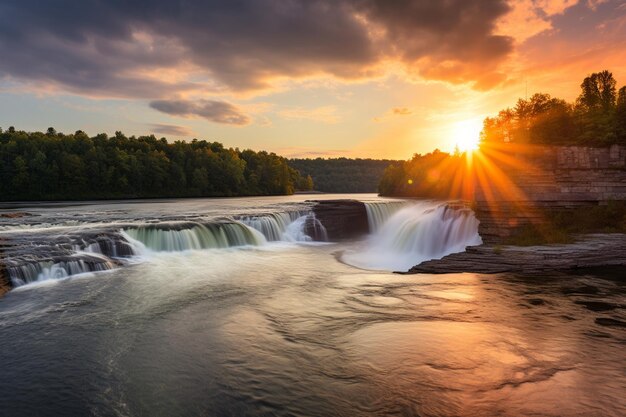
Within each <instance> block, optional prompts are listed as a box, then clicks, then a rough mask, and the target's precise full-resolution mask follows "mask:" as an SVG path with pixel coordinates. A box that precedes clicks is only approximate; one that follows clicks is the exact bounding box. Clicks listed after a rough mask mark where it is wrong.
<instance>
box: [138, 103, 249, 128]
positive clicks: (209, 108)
mask: <svg viewBox="0 0 626 417" xmlns="http://www.w3.org/2000/svg"><path fill="white" fill-rule="evenodd" d="M150 107H152V108H153V109H155V110H158V111H160V112H163V113H167V114H171V115H173V116H180V117H202V118H204V119H207V120H209V121H211V122H214V123H223V124H229V125H239V126H243V125H247V124H249V123H250V118H249V117H248V116H247V115H245V114H244V113H242V112H241V110H240V109H239V108H238V107H236V106H234V105H232V104H230V103H227V102H225V101H215V100H196V101H191V100H154V101H151V102H150Z"/></svg>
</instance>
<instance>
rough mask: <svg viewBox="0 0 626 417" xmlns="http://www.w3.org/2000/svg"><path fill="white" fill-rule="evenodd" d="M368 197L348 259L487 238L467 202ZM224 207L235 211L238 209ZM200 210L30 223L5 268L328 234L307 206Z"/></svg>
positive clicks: (17, 270)
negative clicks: (69, 224) (458, 205)
mask: <svg viewBox="0 0 626 417" xmlns="http://www.w3.org/2000/svg"><path fill="white" fill-rule="evenodd" d="M237 203H239V201H237ZM365 205H366V211H367V215H368V222H369V227H370V230H371V234H370V236H369V237H368V238H367V239H366V240H365V241H364V242H362V243H353V244H351V245H350V249H347V250H346V252H345V253H344V255H343V256H342V260H343V261H344V262H345V263H348V264H351V265H354V266H357V267H359V268H364V269H374V270H407V269H409V268H411V267H412V266H414V265H417V264H419V263H420V262H422V261H425V260H428V259H434V258H440V257H443V256H445V255H447V254H450V253H453V252H459V251H463V250H465V247H466V246H469V245H477V244H480V243H481V240H480V237H479V236H478V233H477V226H478V222H477V220H476V219H475V218H474V215H473V213H472V212H471V211H469V210H463V209H461V210H458V209H450V208H448V206H447V205H446V204H442V203H437V202H419V203H416V202H407V201H377V202H366V203H365ZM272 210H273V211H272ZM221 213H222V214H223V215H229V214H230V213H232V211H231V212H230V213H229V211H228V210H224V211H222V212H221ZM198 214H199V216H196V217H195V219H194V220H185V221H183V220H182V219H181V220H171V221H170V220H167V221H164V220H161V219H151V218H150V217H147V216H146V217H145V220H141V221H137V220H135V221H133V222H132V223H130V224H129V223H125V224H124V223H122V224H120V223H118V226H115V223H114V222H113V223H109V224H108V225H107V223H105V222H104V223H103V222H100V217H99V216H100V213H99V212H96V218H95V220H96V222H91V223H88V224H86V225H82V224H81V225H78V226H76V227H75V228H73V229H71V228H70V229H68V230H67V231H65V230H63V231H61V230H59V229H57V228H55V227H54V226H53V227H51V228H49V229H46V228H45V227H44V228H43V229H42V231H41V232H40V233H48V234H43V235H41V236H36V233H35V234H33V233H34V231H33V230H34V229H31V234H33V235H32V236H31V235H30V234H28V235H22V236H23V239H24V236H27V238H25V240H23V246H22V248H23V249H24V252H23V254H19V253H18V254H16V256H15V257H12V256H8V257H7V259H6V269H7V272H8V275H9V277H10V278H11V280H12V282H13V285H14V286H20V285H24V284H28V283H31V282H35V281H43V280H49V279H60V278H65V277H68V276H72V275H76V274H83V273H86V272H97V271H103V270H108V269H113V268H116V267H117V266H119V265H124V264H126V263H128V262H135V261H137V260H140V259H142V257H141V256H139V257H137V258H136V259H135V260H133V258H132V257H134V256H137V255H144V254H147V253H155V254H156V253H159V252H181V251H189V250H211V249H220V248H231V247H244V246H264V245H269V244H272V242H288V243H289V242H291V243H299V242H311V241H328V238H327V234H326V230H325V228H324V226H323V225H322V224H321V223H320V222H319V221H318V220H317V219H316V218H315V216H314V214H313V213H312V212H311V211H310V208H309V207H307V208H306V209H302V207H301V208H300V209H296V210H289V209H286V210H283V209H278V210H276V209H275V208H272V207H268V208H267V211H263V212H258V211H257V212H256V213H251V214H248V215H242V216H235V217H230V218H221V220H220V218H219V217H216V216H207V217H204V216H203V215H202V214H201V213H198ZM135 218H136V219H138V218H142V217H141V216H137V217H135ZM18 226H19V225H18ZM96 226H97V227H96ZM64 227H65V226H64ZM16 232H17V230H15V232H14V233H16ZM4 233H5V234H6V235H7V236H8V232H4ZM35 238H37V239H39V240H40V242H39V243H41V244H42V246H36V247H34V249H31V248H33V246H31V245H32V243H33V242H37V240H36V239H35ZM55 239H56V240H55ZM39 243H37V245H39ZM355 247H356V248H357V249H353V248H355ZM31 250H32V252H31ZM113 259H115V261H113Z"/></svg>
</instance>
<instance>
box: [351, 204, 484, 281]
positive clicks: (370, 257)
mask: <svg viewBox="0 0 626 417" xmlns="http://www.w3.org/2000/svg"><path fill="white" fill-rule="evenodd" d="M366 207H367V211H368V215H370V213H373V217H372V218H371V219H370V221H371V223H370V224H372V223H373V224H374V227H371V228H372V230H373V231H374V232H373V233H372V234H371V235H370V236H369V237H368V239H367V240H366V241H365V242H364V244H363V245H362V246H361V247H359V248H358V249H357V250H353V251H347V252H346V253H344V254H343V256H342V258H341V259H342V261H344V262H346V263H348V264H350V265H353V266H356V267H359V268H364V269H374V270H394V271H406V270H408V269H410V268H411V267H413V266H415V265H417V264H419V263H421V262H423V261H426V260H429V259H439V258H442V257H444V256H446V255H449V254H451V253H455V252H462V251H464V250H465V248H466V247H467V246H473V245H479V244H481V243H482V240H481V239H480V236H479V235H478V220H476V218H475V217H474V214H473V213H472V212H471V211H470V210H464V209H461V210H458V209H451V208H449V207H448V206H447V205H446V204H442V203H433V202H420V203H413V204H410V203H408V204H406V205H405V206H404V207H403V208H400V209H395V210H394V209H393V208H391V207H390V208H389V209H388V210H387V209H386V208H385V207H384V206H383V205H381V204H376V205H375V206H373V205H371V204H367V203H366ZM372 220H373V221H372Z"/></svg>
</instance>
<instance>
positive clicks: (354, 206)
mask: <svg viewBox="0 0 626 417" xmlns="http://www.w3.org/2000/svg"><path fill="white" fill-rule="evenodd" d="M315 203H316V204H315V205H314V206H313V212H314V213H315V218H316V219H317V220H319V222H320V223H321V224H322V225H323V226H324V228H326V233H327V235H328V239H329V240H331V241H337V240H344V239H351V238H355V237H359V236H362V235H365V234H367V233H368V232H369V223H368V221H367V210H366V209H365V204H364V203H363V202H361V201H356V200H319V201H315ZM305 233H307V234H309V233H314V231H312V230H305Z"/></svg>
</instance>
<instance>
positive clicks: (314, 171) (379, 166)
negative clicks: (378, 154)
mask: <svg viewBox="0 0 626 417" xmlns="http://www.w3.org/2000/svg"><path fill="white" fill-rule="evenodd" d="M400 163H401V161H394V160H389V159H358V158H357V159H348V158H327V159H324V158H315V159H290V160H289V165H290V166H291V167H292V168H294V169H296V170H298V171H300V173H301V174H302V175H303V176H311V178H312V179H313V183H314V184H315V187H314V189H315V190H317V191H322V192H326V193H375V192H376V190H377V189H378V183H379V181H380V178H381V177H382V176H383V172H384V171H385V168H387V167H388V166H390V165H397V164H400Z"/></svg>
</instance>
